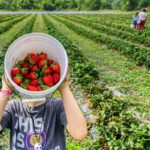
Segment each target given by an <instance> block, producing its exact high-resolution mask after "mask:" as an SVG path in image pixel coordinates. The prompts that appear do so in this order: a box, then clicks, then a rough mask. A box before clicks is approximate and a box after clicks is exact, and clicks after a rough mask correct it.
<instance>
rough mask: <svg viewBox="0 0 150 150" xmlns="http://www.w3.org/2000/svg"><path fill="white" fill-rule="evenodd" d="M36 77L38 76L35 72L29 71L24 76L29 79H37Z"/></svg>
mask: <svg viewBox="0 0 150 150" xmlns="http://www.w3.org/2000/svg"><path fill="white" fill-rule="evenodd" d="M37 77H38V74H37V73H35V72H31V73H30V74H28V75H27V76H26V78H28V79H30V80H34V79H37Z"/></svg>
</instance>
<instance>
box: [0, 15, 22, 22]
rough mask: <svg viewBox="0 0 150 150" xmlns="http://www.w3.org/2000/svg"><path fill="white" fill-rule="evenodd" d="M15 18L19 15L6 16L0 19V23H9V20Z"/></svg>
mask: <svg viewBox="0 0 150 150" xmlns="http://www.w3.org/2000/svg"><path fill="white" fill-rule="evenodd" d="M17 17H20V15H6V16H5V17H3V18H0V23H2V22H5V21H9V20H11V19H14V18H17Z"/></svg>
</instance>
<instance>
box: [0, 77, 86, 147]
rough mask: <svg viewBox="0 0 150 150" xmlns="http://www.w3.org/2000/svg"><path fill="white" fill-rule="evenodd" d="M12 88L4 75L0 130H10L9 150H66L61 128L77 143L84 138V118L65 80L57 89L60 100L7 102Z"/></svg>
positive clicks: (0, 97)
mask: <svg viewBox="0 0 150 150" xmlns="http://www.w3.org/2000/svg"><path fill="white" fill-rule="evenodd" d="M12 89H13V87H12V86H11V85H10V83H9V81H8V79H6V77H5V75H4V76H3V78H2V89H1V92H0V131H1V132H2V131H3V130H4V129H5V128H9V129H10V145H9V149H10V150H18V149H19V150H66V143H65V134H64V129H65V128H67V130H68V132H69V133H70V135H71V136H72V137H73V138H75V139H76V140H79V141H81V140H83V139H84V138H85V137H86V135H87V125H86V121H85V118H84V116H83V114H82V112H81V110H80V108H79V106H78V104H77V102H76V100H75V98H74V96H73V94H72V92H71V90H70V88H69V83H68V81H67V80H65V81H64V82H63V84H62V85H61V86H60V87H59V90H60V93H61V97H62V100H60V99H51V98H47V100H46V102H30V103H26V104H22V103H21V101H15V100H12V101H8V100H9V96H10V95H11V93H12Z"/></svg>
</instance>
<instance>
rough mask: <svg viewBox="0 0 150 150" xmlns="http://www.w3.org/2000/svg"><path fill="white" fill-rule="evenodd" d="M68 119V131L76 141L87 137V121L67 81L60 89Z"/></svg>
mask: <svg viewBox="0 0 150 150" xmlns="http://www.w3.org/2000/svg"><path fill="white" fill-rule="evenodd" d="M59 90H60V92H61V96H62V100H63V104H64V109H65V113H66V117H67V130H68V132H69V133H70V135H71V136H72V137H73V138H75V139H76V140H79V141H81V140H83V139H84V138H85V137H86V136H87V124H86V120H85V118H84V116H83V114H82V112H81V110H80V108H79V106H78V104H77V102H76V100H75V98H74V96H73V94H72V92H71V90H70V88H69V83H68V81H65V82H64V83H63V84H62V85H61V87H60V88H59Z"/></svg>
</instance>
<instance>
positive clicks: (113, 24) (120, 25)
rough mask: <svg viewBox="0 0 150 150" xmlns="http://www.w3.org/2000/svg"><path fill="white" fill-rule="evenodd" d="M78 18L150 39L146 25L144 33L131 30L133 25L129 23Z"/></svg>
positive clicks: (104, 19) (149, 31) (149, 32)
mask: <svg viewBox="0 0 150 150" xmlns="http://www.w3.org/2000/svg"><path fill="white" fill-rule="evenodd" d="M76 17H77V18H80V19H86V20H88V21H91V22H93V23H98V24H102V25H105V26H108V27H110V28H111V27H112V28H116V29H118V30H121V31H126V32H129V33H132V34H134V35H135V36H137V37H138V36H139V35H140V36H144V38H145V37H149V35H150V30H149V29H150V28H149V27H147V25H146V29H145V30H144V31H143V30H142V31H139V30H133V29H131V28H130V24H131V23H128V24H127V25H126V21H123V22H120V23H119V22H117V21H116V20H108V19H106V18H89V17H88V16H87V17H85V16H83V15H82V16H81V15H80V16H79V15H78V16H76ZM131 22H132V20H131Z"/></svg>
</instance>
